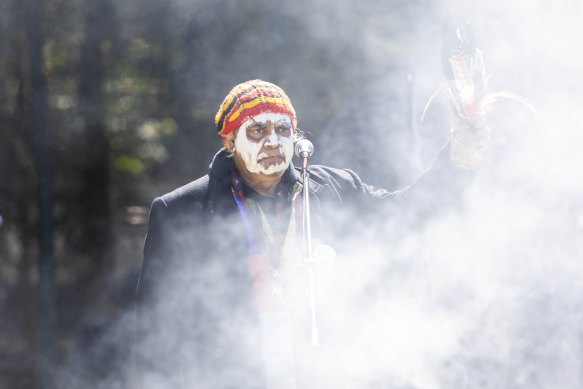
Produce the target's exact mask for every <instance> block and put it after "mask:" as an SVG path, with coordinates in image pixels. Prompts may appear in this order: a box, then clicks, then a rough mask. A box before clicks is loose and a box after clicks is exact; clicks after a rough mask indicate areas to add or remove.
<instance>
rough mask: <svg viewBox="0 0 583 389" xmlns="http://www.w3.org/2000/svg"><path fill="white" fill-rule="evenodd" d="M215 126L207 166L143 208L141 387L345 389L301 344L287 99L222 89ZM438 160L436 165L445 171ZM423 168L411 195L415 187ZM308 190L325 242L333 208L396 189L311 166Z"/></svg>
mask: <svg viewBox="0 0 583 389" xmlns="http://www.w3.org/2000/svg"><path fill="white" fill-rule="evenodd" d="M215 123H216V125H217V130H218V134H219V135H220V136H221V137H222V139H223V143H224V148H223V149H221V150H220V151H219V152H218V153H217V154H216V155H215V157H214V159H213V161H212V164H211V166H210V170H209V173H208V174H207V175H205V176H204V177H201V178H199V179H198V180H196V181H194V182H191V183H189V184H187V185H185V186H183V187H181V188H178V189H176V190H175V191H173V192H171V193H168V194H166V195H164V196H162V197H159V198H156V199H155V200H154V202H153V204H152V208H151V213H150V221H149V228H148V234H147V237H146V242H145V248H144V264H143V268H142V272H141V276H140V281H139V285H138V314H139V317H138V322H139V330H140V331H139V343H138V352H137V357H138V363H139V367H140V375H141V377H142V382H143V384H144V387H146V388H157V387H160V388H162V387H164V388H167V387H184V388H266V387H267V388H296V387H298V388H311V387H314V388H315V387H329V385H334V387H342V385H345V386H347V387H351V385H352V387H355V386H354V384H348V383H347V382H343V381H342V378H341V377H342V374H340V372H338V374H336V373H334V374H329V373H328V372H322V371H317V370H318V368H317V366H318V363H320V362H321V359H322V358H324V359H325V358H328V357H329V356H330V355H329V354H328V356H327V357H322V355H324V354H321V353H320V351H317V350H315V349H310V345H309V342H308V339H309V331H308V329H309V324H308V323H309V321H310V319H309V312H308V311H309V309H308V306H309V305H308V303H307V297H306V293H305V290H306V287H305V284H306V282H305V280H306V277H307V272H306V271H305V266H304V264H303V263H302V258H301V236H302V232H301V229H300V226H301V215H302V201H301V199H302V196H304V195H306V194H305V193H303V190H302V186H301V184H300V182H301V180H300V174H299V171H298V169H296V168H294V166H293V164H292V163H291V160H292V156H293V148H294V147H293V145H294V139H295V138H296V137H297V136H298V135H297V132H296V124H297V119H296V114H295V110H294V108H293V106H292V104H291V101H290V99H289V98H288V96H287V95H286V94H285V92H284V91H283V90H282V89H281V88H279V87H278V86H276V85H274V84H271V83H269V82H265V81H261V80H252V81H247V82H244V83H242V84H239V85H237V86H236V87H235V88H233V90H231V92H230V93H229V94H228V95H227V97H226V98H225V99H224V101H223V103H222V104H221V106H220V108H219V111H218V112H217V115H216V118H215ZM464 139H468V140H469V141H468V142H467V144H468V145H469V146H468V147H469V148H467V149H466V150H465V152H468V150H469V151H472V150H473V149H472V147H473V148H474V149H476V150H478V149H479V150H481V149H482V146H483V144H482V143H480V142H481V141H478V140H476V136H475V135H472V134H471V133H469V132H468V134H467V137H465V138H464ZM458 143H459V142H458ZM462 143H463V142H462ZM458 146H459V144H458ZM458 149H460V147H458ZM475 155H476V154H475V153H474V154H472V158H475ZM462 159H463V158H462ZM440 160H441V162H440V163H438V164H437V165H439V166H438V167H437V168H439V169H445V170H449V169H453V167H452V166H453V165H452V164H450V163H449V160H448V159H446V158H444V157H440ZM456 160H458V161H459V160H460V158H459V155H457V156H456ZM441 165H443V166H441ZM428 176H429V178H424V179H421V180H419V181H418V182H417V183H416V184H415V185H414V186H413V188H414V190H412V192H423V190H424V185H426V184H427V182H430V181H431V179H430V178H431V177H430V175H428ZM309 189H310V193H309V196H310V201H311V203H312V204H313V207H312V212H313V213H312V220H313V226H314V228H313V235H314V238H315V239H322V240H324V241H326V240H329V239H333V233H332V230H333V229H331V228H330V227H331V226H334V225H348V224H347V223H349V222H350V223H352V220H353V219H352V217H351V215H352V214H350V213H345V212H342V210H343V209H346V210H355V211H356V212H358V215H359V220H372V219H371V218H374V217H377V218H379V217H380V216H379V215H380V214H382V215H383V216H387V215H390V214H391V212H392V211H390V209H392V208H391V205H392V204H394V203H395V201H397V200H398V199H399V198H402V197H403V194H404V193H405V192H406V191H405V190H401V191H397V192H388V191H386V190H384V189H376V188H373V187H372V186H369V185H367V184H365V183H363V182H362V180H361V179H360V178H359V176H358V175H357V174H356V173H354V172H352V171H350V170H346V169H345V170H340V169H333V168H329V167H325V166H311V168H310V186H309ZM385 205H389V207H385ZM327 342H328V340H327V339H323V342H322V343H323V345H322V348H323V349H325V348H326V343H327ZM319 355H320V356H319ZM318 358H320V360H318ZM336 375H337V377H335V376H336ZM330 387H331V386H330Z"/></svg>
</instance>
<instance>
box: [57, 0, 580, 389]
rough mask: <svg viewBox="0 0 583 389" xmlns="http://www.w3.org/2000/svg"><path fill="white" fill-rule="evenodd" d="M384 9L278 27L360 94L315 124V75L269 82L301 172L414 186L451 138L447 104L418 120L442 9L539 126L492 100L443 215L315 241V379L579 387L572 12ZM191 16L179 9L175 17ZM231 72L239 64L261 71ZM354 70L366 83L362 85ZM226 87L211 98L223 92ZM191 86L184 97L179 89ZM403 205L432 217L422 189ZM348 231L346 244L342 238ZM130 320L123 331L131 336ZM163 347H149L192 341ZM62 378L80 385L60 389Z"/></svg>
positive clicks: (322, 5)
mask: <svg viewBox="0 0 583 389" xmlns="http://www.w3.org/2000/svg"><path fill="white" fill-rule="evenodd" d="M398 3H399V2H388V1H385V2H378V1H375V2H371V4H367V3H362V4H361V3H358V4H357V2H346V3H345V4H343V3H342V2H336V1H334V2H332V1H326V2H318V3H317V4H316V5H312V4H309V3H307V2H299V3H298V4H299V5H297V6H291V5H290V6H289V7H290V9H289V10H287V12H286V13H285V14H287V15H288V17H289V20H291V21H294V22H295V23H301V24H303V23H305V26H311V27H310V28H309V29H308V30H307V31H309V34H308V36H309V38H310V39H314V40H319V41H321V42H324V43H325V44H326V45H327V46H330V47H329V50H332V51H334V50H338V55H339V58H338V61H339V63H340V65H339V66H343V67H354V73H355V75H354V77H353V78H352V79H351V80H352V82H353V84H352V85H349V86H346V85H344V86H337V85H330V88H332V89H335V90H336V89H337V90H339V91H346V90H348V91H352V90H355V89H356V88H355V86H356V85H359V86H362V88H359V90H358V91H355V93H354V94H352V95H349V96H348V97H347V98H346V96H347V94H342V95H341V96H339V98H338V101H337V102H336V105H335V106H333V107H327V108H328V111H330V110H332V111H333V112H334V113H333V115H332V116H331V117H328V118H321V117H318V112H317V108H314V107H309V106H305V105H303V103H302V96H303V94H310V93H318V91H312V90H310V83H311V81H310V77H313V76H314V75H303V74H301V67H299V66H289V67H288V68H286V67H284V68H282V69H280V72H279V73H277V75H278V76H279V79H280V80H281V83H282V84H283V86H284V89H286V91H288V94H289V95H290V97H291V98H292V100H293V101H294V104H296V105H297V107H296V108H297V110H298V116H299V125H300V127H302V128H304V129H305V130H308V131H309V132H310V133H309V134H308V136H309V137H310V138H311V139H313V140H314V144H315V147H316V149H315V153H314V160H315V161H317V162H319V163H323V164H331V165H333V166H336V167H347V168H352V169H355V170H357V172H358V173H361V174H362V176H363V177H364V178H365V181H368V182H372V183H373V184H375V185H377V186H383V185H384V183H386V186H387V187H388V189H398V188H399V187H401V186H403V185H405V184H406V183H408V182H410V181H411V180H412V179H413V178H414V177H415V176H416V175H417V174H418V173H419V172H420V171H421V170H422V169H423V168H424V167H426V166H427V165H428V164H429V162H430V161H431V160H432V158H433V157H434V156H435V155H436V154H437V153H438V151H439V149H440V147H441V146H442V145H443V144H444V143H445V141H446V140H447V136H448V129H449V126H450V124H451V123H450V117H449V114H448V112H447V109H448V108H447V102H446V101H445V94H443V93H442V94H440V95H438V97H437V99H436V101H435V102H434V104H433V105H432V106H430V107H429V110H428V115H427V118H426V120H425V122H424V123H421V122H420V120H419V116H420V112H421V110H422V108H423V106H424V104H425V103H426V102H427V100H428V99H429V96H430V95H431V94H432V93H433V91H435V90H436V89H437V88H439V87H440V85H441V83H442V73H441V68H440V66H441V65H440V59H439V55H440V49H439V48H440V36H439V34H440V22H441V18H442V17H443V15H444V14H445V13H446V12H450V13H452V15H453V16H454V17H457V18H458V20H462V21H463V20H466V19H467V20H470V21H471V22H472V26H473V27H474V33H475V36H476V39H477V41H478V44H479V45H480V46H481V48H482V49H483V51H484V59H485V65H486V72H487V73H488V74H489V75H490V78H489V91H490V92H498V91H508V92H512V93H516V94H518V95H521V96H524V97H525V98H527V99H528V100H529V101H530V102H531V103H532V104H533V106H534V107H535V108H536V110H537V113H536V114H534V113H532V112H531V111H530V110H529V109H528V108H527V107H526V106H524V105H523V104H520V103H518V102H516V101H512V100H507V99H500V100H499V101H498V102H497V103H496V105H495V108H494V110H493V111H492V112H491V113H489V115H488V117H487V119H488V123H489V126H490V128H491V130H492V139H491V144H490V147H489V149H488V152H487V155H486V156H485V159H484V161H483V163H482V165H481V167H480V168H479V169H478V171H476V173H475V175H474V177H473V179H472V181H471V183H470V184H469V185H468V186H467V188H466V190H465V191H464V193H463V194H462V195H460V196H459V198H458V199H457V201H456V204H455V205H453V206H450V207H443V209H435V212H434V214H433V215H432V216H430V217H426V218H424V220H422V221H421V220H410V219H408V218H407V217H402V218H399V219H395V220H387V221H384V222H381V223H378V224H376V225H375V230H374V231H370V232H368V231H364V230H362V228H363V223H359V222H358V217H359V216H358V212H357V213H356V214H355V215H352V214H351V215H347V216H346V219H348V220H355V221H354V225H349V224H344V225H340V226H339V227H338V231H334V233H333V234H332V235H335V236H336V237H337V239H338V241H330V242H326V243H328V244H330V245H331V246H333V247H335V248H336V249H337V251H338V254H339V255H338V259H337V261H336V264H335V265H334V266H333V268H330V269H320V270H318V272H317V278H316V282H317V283H318V288H319V289H318V296H319V298H320V304H321V306H320V307H319V308H320V309H321V311H320V321H321V324H322V334H321V336H322V343H323V347H322V350H321V351H318V353H321V355H319V356H318V361H319V362H318V363H319V364H318V368H319V369H320V370H319V373H318V374H322V375H323V376H334V374H335V373H336V372H338V371H344V372H348V373H349V376H351V377H352V378H353V379H354V381H347V382H344V383H342V384H341V383H336V384H337V385H338V386H336V387H347V388H359V387H371V388H372V387H374V388H385V387H387V388H388V387H391V388H423V389H433V388H460V389H465V388H528V389H535V388H580V387H583V358H582V357H583V355H582V354H583V344H582V340H583V338H582V337H583V333H582V330H581V329H582V328H583V326H582V324H583V323H582V319H583V311H582V309H583V304H582V303H583V301H582V300H581V296H583V285H582V282H581V280H582V279H583V268H582V264H581V259H582V258H583V200H582V199H581V193H582V190H583V180H582V179H581V172H580V169H581V166H583V153H581V150H583V148H582V146H583V131H582V128H581V123H582V121H581V119H582V118H581V109H580V105H581V102H582V101H583V100H582V97H583V96H582V92H581V90H582V89H581V88H582V87H583V79H582V77H581V69H582V68H583V58H582V55H583V54H581V50H580V49H579V46H580V44H579V43H578V42H577V40H578V37H580V36H582V33H583V31H582V30H583V27H581V23H580V19H581V16H583V5H581V4H579V3H578V2H573V1H555V2H552V3H551V2H548V1H530V2H517V1H510V2H503V1H490V2H478V1H471V2H470V1H467V2H464V1H443V2H442V3H441V4H434V5H429V3H430V2H419V6H418V7H411V8H408V12H409V14H406V15H402V14H399V13H398V12H397V11H396V10H398V9H399V8H398V7H394V4H397V5H398ZM424 3H425V4H424ZM266 4H267V2H266ZM203 5H204V2H200V4H199V3H197V4H191V3H187V2H184V1H182V2H181V4H180V6H181V7H185V9H191V8H190V7H194V8H196V7H203ZM366 7H373V8H374V9H375V10H377V11H378V12H377V14H376V15H375V14H374V13H371V12H369V11H365V10H364V9H365V8H366ZM203 8H204V7H203ZM197 9H198V8H197ZM196 12H198V11H196ZM196 12H195V13H196ZM225 12H226V13H227V14H228V13H229V12H234V13H236V12H238V9H235V8H226V9H225ZM391 13H395V14H394V15H391ZM198 15H199V16H200V15H201V14H198ZM379 15H382V16H385V17H384V18H381V17H380V16H379ZM387 15H388V16H387ZM375 16H376V18H375ZM200 17H202V16H200ZM212 17H213V16H209V18H211V19H212ZM209 20H210V19H207V20H206V23H209ZM380 20H383V21H386V20H393V21H394V22H395V23H399V25H401V24H402V26H403V29H402V31H400V33H399V34H397V35H395V36H386V35H384V34H383V26H382V25H381V24H379V23H378V21H380ZM332 21H333V22H332ZM290 23H291V22H290ZM280 27H281V26H280ZM288 27H289V26H288ZM282 28H283V27H282ZM266 30H267V32H268V30H269V26H266ZM277 31H280V33H285V31H287V30H285V28H283V30H277ZM281 31H283V32H281ZM354 37H356V38H359V39H358V40H353V39H354ZM241 39H242V40H243V41H245V42H247V41H249V42H251V43H249V42H247V43H246V44H245V45H246V47H251V46H252V45H253V44H256V45H261V42H255V40H256V39H257V38H256V37H249V36H245V35H244V34H243V35H242V37H241ZM273 39H277V36H275V37H274V38H273ZM253 42H255V43H253ZM247 45H251V46H247ZM335 45H337V46H335ZM348 45H362V47H361V48H360V52H361V55H362V57H360V58H359V60H362V61H363V62H364V64H363V65H361V64H359V63H358V61H355V60H354V59H353V58H343V57H342V48H343V47H345V46H348ZM260 51H261V50H260ZM387 51H390V52H395V51H397V52H402V53H403V55H402V57H401V58H402V61H403V62H402V63H397V64H387V63H383V53H386V52H387ZM218 54H219V53H217V55H218ZM267 54H270V55H275V53H271V52H269V51H268V52H267ZM241 57H244V56H243V55H241ZM217 60H218V59H217ZM245 60H246V61H251V62H250V63H249V64H248V66H251V67H252V66H254V62H253V61H255V60H257V58H253V59H249V57H245ZM294 61H297V60H294ZM284 62H285V61H284ZM294 63H295V64H297V63H298V62H294ZM277 64H279V62H277V63H276V65H277ZM274 66H275V65H274ZM262 67H269V63H268V64H265V63H263V64H262ZM363 68H364V69H366V70H368V71H370V74H358V72H359V70H360V69H363ZM242 73H243V75H244V76H246V75H248V74H251V73H253V72H250V73H247V72H242ZM272 74H273V73H272ZM407 74H412V75H413V78H412V81H411V80H409V81H407V77H406V75H407ZM223 77H225V80H221V81H222V82H223V84H224V85H227V84H229V83H230V82H231V81H232V80H231V79H230V78H229V77H227V76H223ZM195 78H196V76H194V75H193V80H187V82H186V84H187V85H190V86H192V84H193V83H194V82H195V81H196V80H195ZM227 78H229V79H227ZM365 80H366V81H365ZM239 81H244V80H243V79H241V80H239ZM237 82H238V81H237ZM319 82H321V80H320V81H319ZM339 83H341V81H339ZM232 85H234V83H233V84H232ZM232 85H231V86H232ZM288 85H289V88H288V87H287V86H288ZM209 88H210V87H209ZM343 88H344V89H343ZM223 92H224V91H223V90H220V88H215V90H213V91H212V92H210V91H209V92H208V94H209V96H210V97H209V100H212V99H213V98H214V99H215V100H216V101H217V102H218V101H219V98H218V96H219V95H220V94H221V93H223ZM202 94H203V95H204V93H202ZM207 97H208V96H207ZM341 97H342V98H341ZM296 102H297V103H296ZM410 114H413V117H414V119H411V116H408V115H410ZM324 119H325V120H324ZM304 124H305V125H307V126H308V128H307V127H305V126H304ZM312 124H313V125H314V127H315V128H316V129H310V128H309V127H310V126H311V125H312ZM413 128H415V131H417V133H416V134H415V133H414V132H413ZM417 135H418V136H419V138H418V139H417V138H416V136H417ZM415 142H417V143H415ZM417 147H418V148H419V149H417ZM436 181H437V182H440V181H443V182H446V181H448V179H447V178H445V177H444V178H443V179H442V180H436ZM434 189H435V190H436V191H437V190H438V189H437V188H434ZM416 195H417V196H419V197H420V198H425V202H426V203H427V204H432V203H434V196H435V194H434V192H433V191H427V192H425V193H422V194H416ZM417 200H418V201H419V199H417ZM438 208H439V207H438ZM356 226H358V228H359V229H360V231H358V234H353V233H352V232H351V229H352V228H356ZM233 233H235V232H233ZM353 236H354V237H358V239H352V237H353ZM379 236H380V237H382V239H379V238H378V237H379ZM373 237H374V239H375V240H372V238H373ZM367 238H371V239H367ZM371 240H372V241H371ZM340 247H341V248H342V250H340V249H339V248H340ZM205 271H206V272H208V273H205V275H204V276H203V275H200V279H201V280H204V279H205V278H206V277H205V276H208V278H209V279H212V282H213V284H214V285H220V284H221V283H224V284H225V286H228V285H229V283H230V282H231V281H232V279H231V278H229V277H231V276H232V275H224V274H221V273H220V272H218V270H217V269H214V268H208V269H205ZM222 277H227V278H225V279H223V278H222ZM201 282H202V281H201ZM193 285H194V284H193ZM193 287H196V288H201V285H194V286H193ZM196 292H200V290H199V289H197V290H192V293H193V296H196ZM163 293H164V296H163V297H162V299H166V300H167V301H172V296H173V293H174V291H172V290H165V291H163ZM228 295H229V293H227V292H225V293H217V296H216V297H217V298H221V297H225V296H228ZM193 298H196V297H193ZM204 303H205V304H208V306H220V305H221V302H220V301H205V302H204ZM173 308H175V310H173ZM165 309H166V310H167V311H166V315H168V318H169V320H172V319H176V318H178V317H180V314H181V311H180V310H181V309H182V307H175V306H174V305H172V304H169V305H168V306H167V307H165ZM326 315H327V316H326ZM128 317H129V318H124V319H122V323H121V324H120V325H119V326H120V327H123V328H125V327H127V326H128V325H127V322H129V321H131V315H128ZM195 324H196V323H180V325H195ZM239 330H241V329H239ZM327 331H328V332H327ZM111 332H112V337H113V339H114V340H112V339H107V340H106V341H105V343H106V344H105V345H104V346H103V347H107V344H109V343H108V342H111V343H115V342H117V339H116V337H117V336H120V337H126V336H127V332H126V330H119V328H118V326H116V327H115V329H112V331H111ZM346 334H350V336H345V335H346ZM172 336H173V335H172V334H168V337H167V338H163V339H162V341H163V342H165V343H166V344H174V343H180V342H183V341H185V342H188V341H187V340H183V339H173V338H172ZM154 338H155V339H158V340H160V338H159V336H155V337H154ZM330 340H334V342H335V343H333V344H330V343H328V342H329V341H330ZM119 341H120V342H121V341H122V340H119ZM123 341H127V338H125V339H123ZM150 347H152V348H153V349H155V348H157V347H161V346H160V345H156V344H150ZM299 352H303V353H306V354H303V355H302V354H300V355H298V358H308V359H309V355H307V354H308V353H310V349H309V348H304V349H301V351H299ZM189 358H192V355H185V356H184V363H185V365H195V364H196V363H197V361H196V359H189ZM325 361H334V364H330V365H329V364H327V363H326V362H325ZM132 368H133V367H132V364H131V362H129V359H128V361H127V363H123V364H122V366H121V367H120V372H121V373H119V374H118V373H116V374H117V376H116V377H115V378H111V377H105V378H104V377H94V376H91V377H85V376H83V374H81V373H78V371H76V367H75V366H70V370H71V371H65V372H64V373H63V375H64V376H66V377H68V378H67V379H65V381H66V382H67V380H69V381H68V382H69V383H71V382H75V384H74V385H73V384H72V385H71V387H73V386H76V385H77V384H78V383H79V382H85V381H92V383H94V384H93V385H92V387H104V388H105V387H116V386H117V385H118V384H119V382H120V381H123V380H121V379H120V378H119V376H120V375H121V376H131V375H132V373H131V371H132ZM76 375H80V378H78V381H74V380H72V378H71V377H73V376H76ZM216 378H217V380H220V379H225V380H230V379H232V377H216ZM129 382H133V380H132V379H129ZM201 385H202V383H201ZM208 385H209V387H215V386H216V385H217V382H214V383H208ZM342 385H344V386H342ZM159 387H160V389H162V388H164V386H163V385H162V384H160V386H159ZM201 387H202V386H201ZM242 387H244V386H242Z"/></svg>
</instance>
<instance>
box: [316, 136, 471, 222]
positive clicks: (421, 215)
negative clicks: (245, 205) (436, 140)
mask: <svg viewBox="0 0 583 389" xmlns="http://www.w3.org/2000/svg"><path fill="white" fill-rule="evenodd" d="M314 175H315V176H316V178H317V179H319V182H320V183H322V184H324V185H325V186H329V187H331V188H332V191H331V192H332V193H333V194H334V197H336V199H337V200H336V203H340V205H341V207H342V208H343V209H348V210H352V211H354V212H351V213H349V217H350V220H357V219H364V220H369V218H372V220H373V221H374V220H378V219H379V218H380V219H383V218H393V217H396V216H399V217H404V219H403V220H416V221H419V220H422V219H425V218H427V217H430V216H432V215H435V214H437V213H439V212H441V211H443V210H447V209H451V207H452V206H454V205H455V204H457V203H459V202H460V197H461V196H462V194H463V190H464V189H465V188H466V187H467V185H468V183H469V181H470V180H471V178H472V177H473V173H472V172H470V171H466V170H462V169H460V168H458V167H456V166H455V164H454V163H453V162H452V161H451V159H450V158H449V143H448V144H446V145H445V146H444V147H443V149H442V150H441V152H440V153H439V154H438V155H437V157H436V158H435V160H434V161H433V163H432V164H431V165H430V167H429V168H427V169H426V170H425V171H424V172H423V173H422V174H421V175H420V176H419V177H418V178H417V179H416V180H415V181H414V182H412V183H411V184H410V185H407V186H405V187H402V188H396V189H394V190H393V189H385V188H377V187H375V186H372V185H369V184H367V183H365V182H363V180H362V179H361V177H360V176H359V175H358V174H357V173H355V172H354V171H352V170H350V169H334V168H328V167H319V166H318V167H316V168H314ZM389 184H390V183H388V184H387V186H388V187H389V186H390V185H389ZM332 212H334V213H337V212H338V211H337V210H336V211H334V210H333V211H332Z"/></svg>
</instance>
